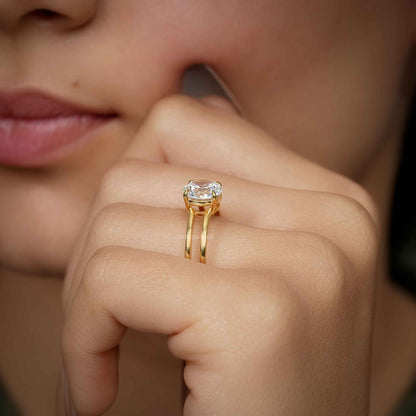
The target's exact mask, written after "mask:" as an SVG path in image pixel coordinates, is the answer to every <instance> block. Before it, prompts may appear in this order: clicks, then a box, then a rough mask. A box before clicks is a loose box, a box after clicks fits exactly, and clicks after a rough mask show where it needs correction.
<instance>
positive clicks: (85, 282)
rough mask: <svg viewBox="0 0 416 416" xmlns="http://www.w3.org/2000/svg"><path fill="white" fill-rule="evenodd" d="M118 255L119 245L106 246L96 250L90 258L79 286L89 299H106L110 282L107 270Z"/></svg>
mask: <svg viewBox="0 0 416 416" xmlns="http://www.w3.org/2000/svg"><path fill="white" fill-rule="evenodd" d="M116 255H117V247H111V246H106V247H101V248H99V249H98V250H96V251H95V252H94V254H93V255H92V256H91V257H90V258H89V259H88V262H87V264H86V265H85V269H84V273H83V276H82V280H81V283H80V287H79V290H81V291H82V292H83V293H84V294H85V295H86V297H87V298H88V299H90V300H93V299H95V300H98V299H105V297H106V296H105V294H106V292H107V289H108V284H109V281H108V279H107V275H108V273H107V271H108V269H109V265H110V262H111V261H112V259H113V258H114V256H116Z"/></svg>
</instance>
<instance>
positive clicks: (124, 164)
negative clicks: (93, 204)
mask: <svg viewBox="0 0 416 416" xmlns="http://www.w3.org/2000/svg"><path fill="white" fill-rule="evenodd" d="M133 165H138V163H134V161H132V160H128V159H123V160H119V161H118V162H116V163H115V164H114V165H112V166H111V168H110V169H108V170H107V171H106V172H105V173H104V175H103V176H102V178H101V183H100V187H99V190H98V198H99V200H100V201H102V202H103V203H105V202H106V201H114V200H115V199H117V198H121V197H122V193H123V192H125V191H126V189H125V188H126V183H127V184H128V183H129V181H127V179H128V178H129V177H131V175H132V168H133Z"/></svg>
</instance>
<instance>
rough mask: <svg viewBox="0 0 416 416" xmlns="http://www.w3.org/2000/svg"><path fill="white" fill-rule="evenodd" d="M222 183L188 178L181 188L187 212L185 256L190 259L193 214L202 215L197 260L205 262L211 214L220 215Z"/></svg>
mask: <svg viewBox="0 0 416 416" xmlns="http://www.w3.org/2000/svg"><path fill="white" fill-rule="evenodd" d="M221 198H222V183H221V182H216V181H209V180H205V179H204V180H197V181H194V180H192V179H191V180H189V182H188V183H187V184H186V185H185V188H184V190H183V199H184V201H185V206H186V209H187V211H188V213H189V215H188V224H187V227H186V238H185V258H187V259H191V250H192V229H193V226H194V219H195V216H203V217H204V219H203V223H202V233H201V245H200V254H199V261H200V262H201V263H206V259H207V234H208V225H209V220H210V218H211V216H212V215H220V212H219V208H220V202H221Z"/></svg>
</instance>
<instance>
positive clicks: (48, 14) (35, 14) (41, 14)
mask: <svg viewBox="0 0 416 416" xmlns="http://www.w3.org/2000/svg"><path fill="white" fill-rule="evenodd" d="M26 17H31V18H37V19H40V20H53V19H56V18H57V17H62V15H61V14H60V13H57V12H54V11H53V10H49V9H36V10H32V11H31V12H29V13H27V15H26Z"/></svg>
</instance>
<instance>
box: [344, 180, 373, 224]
mask: <svg viewBox="0 0 416 416" xmlns="http://www.w3.org/2000/svg"><path fill="white" fill-rule="evenodd" d="M345 180H346V194H347V195H349V196H350V198H351V199H352V200H355V202H356V203H357V204H359V205H361V207H360V208H361V210H365V211H367V215H368V216H369V217H370V218H371V219H372V221H373V222H374V223H376V224H377V223H378V217H379V213H378V209H377V204H376V203H375V201H374V199H373V197H372V196H371V195H370V193H369V192H368V191H367V189H365V188H364V187H363V186H361V185H360V184H358V183H357V182H354V181H353V180H351V179H348V178H345Z"/></svg>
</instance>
